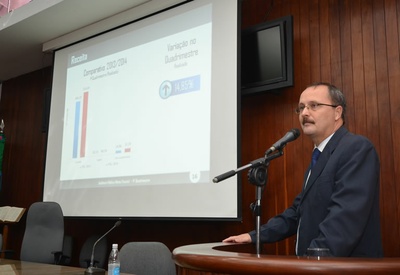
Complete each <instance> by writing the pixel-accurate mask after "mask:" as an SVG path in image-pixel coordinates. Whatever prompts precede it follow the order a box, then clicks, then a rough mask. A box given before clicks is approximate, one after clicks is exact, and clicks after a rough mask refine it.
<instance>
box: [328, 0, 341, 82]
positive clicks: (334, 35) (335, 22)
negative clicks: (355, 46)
mask: <svg viewBox="0 0 400 275" xmlns="http://www.w3.org/2000/svg"><path fill="white" fill-rule="evenodd" d="M339 8H340V5H339V2H338V1H336V0H335V1H333V0H331V1H329V19H330V20H329V33H330V50H331V51H330V53H329V55H330V58H331V70H330V73H331V77H330V80H329V82H332V83H333V84H334V85H336V86H338V87H342V84H343V83H342V67H341V49H340V32H341V30H340V21H341V14H340V10H339Z"/></svg>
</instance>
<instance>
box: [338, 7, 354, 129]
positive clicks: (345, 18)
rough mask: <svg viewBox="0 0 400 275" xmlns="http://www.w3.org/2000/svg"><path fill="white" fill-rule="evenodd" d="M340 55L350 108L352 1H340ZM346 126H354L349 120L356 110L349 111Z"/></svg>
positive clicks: (344, 87)
mask: <svg viewBox="0 0 400 275" xmlns="http://www.w3.org/2000/svg"><path fill="white" fill-rule="evenodd" d="M339 16H340V18H341V19H340V49H341V50H340V55H341V60H340V63H341V68H342V85H341V87H340V88H341V89H342V91H343V92H344V93H345V95H346V101H347V105H348V106H354V94H353V81H354V80H353V70H352V68H353V63H352V44H351V43H352V40H351V38H352V37H351V0H345V1H340V15H339ZM347 111H348V114H347V115H346V122H345V124H346V126H348V125H349V124H350V125H351V124H353V125H354V121H353V120H351V122H350V123H349V118H352V117H353V115H354V108H350V109H348V110H347Z"/></svg>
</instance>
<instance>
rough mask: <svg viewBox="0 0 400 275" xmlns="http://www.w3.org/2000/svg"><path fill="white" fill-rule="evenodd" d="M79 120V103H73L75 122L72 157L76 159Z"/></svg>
mask: <svg viewBox="0 0 400 275" xmlns="http://www.w3.org/2000/svg"><path fill="white" fill-rule="evenodd" d="M80 120H81V102H80V101H77V102H76V103H75V122H74V143H73V152H72V157H73V158H74V159H75V158H77V157H78V142H79V122H80Z"/></svg>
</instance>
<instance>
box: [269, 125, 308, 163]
mask: <svg viewBox="0 0 400 275" xmlns="http://www.w3.org/2000/svg"><path fill="white" fill-rule="evenodd" d="M299 136H300V131H299V129H297V128H293V129H292V130H290V131H289V132H287V133H286V135H284V136H283V137H282V138H281V139H280V140H278V141H277V142H275V143H274V144H273V145H272V146H271V147H270V148H269V149H268V150H267V151H266V152H265V155H266V156H267V155H269V154H270V153H272V152H274V151H276V150H281V149H282V148H283V147H285V146H286V143H288V142H291V141H293V140H295V139H297V138H298V137H299Z"/></svg>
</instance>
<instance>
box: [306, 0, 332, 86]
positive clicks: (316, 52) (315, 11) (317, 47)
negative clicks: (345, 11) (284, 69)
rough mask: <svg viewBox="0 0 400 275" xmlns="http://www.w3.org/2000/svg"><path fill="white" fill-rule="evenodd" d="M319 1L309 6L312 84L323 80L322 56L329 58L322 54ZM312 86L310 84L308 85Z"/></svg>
mask: <svg viewBox="0 0 400 275" xmlns="http://www.w3.org/2000/svg"><path fill="white" fill-rule="evenodd" d="M319 16H320V14H319V1H318V0H310V5H309V18H308V20H309V23H308V24H309V31H310V32H309V41H310V42H309V43H310V44H309V45H310V52H311V58H310V67H309V70H310V75H311V82H315V81H319V80H320V79H321V55H325V56H329V55H328V54H327V53H323V52H321V50H322V49H321V41H320V40H321V39H320V28H319V27H320V21H319V19H320V18H319ZM308 84H310V83H308ZM308 84H306V85H308Z"/></svg>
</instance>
